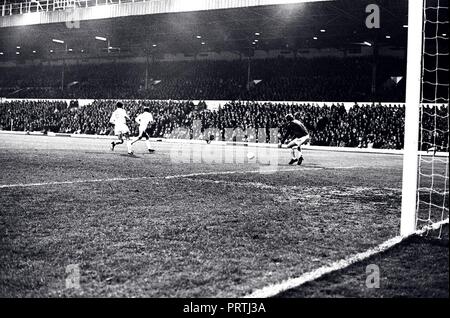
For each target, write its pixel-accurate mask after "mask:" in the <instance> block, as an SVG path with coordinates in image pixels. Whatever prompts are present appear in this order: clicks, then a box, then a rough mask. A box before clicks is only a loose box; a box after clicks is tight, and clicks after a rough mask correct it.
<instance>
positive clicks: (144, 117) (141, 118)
mask: <svg viewBox="0 0 450 318" xmlns="http://www.w3.org/2000/svg"><path fill="white" fill-rule="evenodd" d="M136 122H137V123H138V124H139V136H137V138H136V139H135V140H134V141H133V142H132V143H131V144H132V145H133V144H134V143H135V142H138V141H139V140H141V139H142V138H144V137H145V139H146V140H145V145H146V146H147V149H148V152H154V151H155V150H154V149H152V148H151V146H150V140H149V139H150V133H149V131H148V125H149V124H150V123H152V122H153V115H152V114H151V113H150V109H149V108H148V107H145V108H144V112H143V113H142V114H140V115H138V116H137V117H136Z"/></svg>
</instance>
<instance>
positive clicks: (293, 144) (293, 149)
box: [286, 139, 299, 165]
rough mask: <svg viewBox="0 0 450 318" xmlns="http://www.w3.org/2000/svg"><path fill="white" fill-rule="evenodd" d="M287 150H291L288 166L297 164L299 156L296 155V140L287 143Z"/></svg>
mask: <svg viewBox="0 0 450 318" xmlns="http://www.w3.org/2000/svg"><path fill="white" fill-rule="evenodd" d="M286 147H287V148H290V149H291V152H292V159H291V161H289V164H290V165H293V164H294V163H296V162H298V158H299V154H298V140H297V139H294V140H292V141H291V142H289V143H288V144H287V146H286Z"/></svg>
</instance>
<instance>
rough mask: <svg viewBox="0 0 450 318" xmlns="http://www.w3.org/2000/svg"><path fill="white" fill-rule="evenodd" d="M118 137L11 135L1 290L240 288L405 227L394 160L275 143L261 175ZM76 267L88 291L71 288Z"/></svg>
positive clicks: (3, 146)
mask: <svg viewBox="0 0 450 318" xmlns="http://www.w3.org/2000/svg"><path fill="white" fill-rule="evenodd" d="M109 143H110V141H109V140H101V139H81V138H80V139H78V138H63V137H43V136H25V135H2V138H1V140H0V171H1V173H0V202H1V205H0V296H1V297H61V296H70V297H72V296H82V297H83V296H88V297H92V296H94V297H124V296H127V297H240V296H244V295H246V294H249V293H251V292H252V291H254V290H255V289H258V288H262V287H264V286H267V285H270V284H274V283H277V282H280V281H282V280H285V279H287V278H289V277H295V276H298V275H301V274H303V273H305V272H308V271H311V270H314V269H316V268H318V267H320V266H323V265H327V264H329V263H331V262H333V261H336V260H339V259H342V258H345V257H346V256H348V255H350V254H354V253H357V252H362V251H364V250H366V249H368V248H370V247H373V246H375V245H377V244H379V243H382V242H383V241H385V240H387V239H389V238H391V237H393V236H395V235H397V234H398V231H399V225H400V201H401V197H400V194H401V172H402V157H401V156H398V155H397V156H396V155H380V154H364V153H340V152H326V151H312V150H311V151H305V161H304V163H303V165H302V166H300V167H297V166H293V167H291V166H288V165H287V164H286V163H287V162H288V161H289V151H287V150H279V151H278V152H279V155H280V157H279V159H280V160H279V162H280V165H279V166H278V167H276V169H274V171H271V172H270V173H259V172H258V171H259V170H258V169H259V167H260V165H259V164H258V163H246V162H243V161H242V160H238V161H239V162H241V163H223V162H220V160H216V162H215V163H205V162H198V163H189V162H179V161H177V160H174V157H173V153H174V152H173V150H174V148H173V147H180V146H179V145H177V144H174V145H172V144H168V143H155V145H154V146H155V149H156V152H155V153H154V154H146V153H145V149H144V144H143V143H141V144H139V143H138V144H136V156H135V157H129V156H127V155H126V152H125V149H124V148H125V147H122V148H120V147H118V148H117V150H116V151H115V152H111V151H110V150H109ZM209 146H210V147H219V148H220V150H221V151H222V152H230V151H234V149H236V148H237V147H233V146H222V145H213V144H211V145H209ZM184 147H185V148H184V149H189V151H190V152H191V153H193V154H195V153H198V152H201V151H202V150H203V149H204V148H203V147H204V146H200V145H195V144H192V145H184ZM244 156H245V155H244ZM216 159H217V158H216ZM219 159H220V158H219ZM447 260H448V259H447ZM72 264H75V265H77V266H79V268H80V288H79V289H74V288H67V285H66V278H67V275H68V274H67V273H66V268H67V266H69V265H72ZM447 268H448V263H447Z"/></svg>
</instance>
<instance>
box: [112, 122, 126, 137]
mask: <svg viewBox="0 0 450 318" xmlns="http://www.w3.org/2000/svg"><path fill="white" fill-rule="evenodd" d="M129 133H130V130H129V129H128V126H127V125H124V124H118V125H115V126H114V135H116V136H119V135H123V134H129Z"/></svg>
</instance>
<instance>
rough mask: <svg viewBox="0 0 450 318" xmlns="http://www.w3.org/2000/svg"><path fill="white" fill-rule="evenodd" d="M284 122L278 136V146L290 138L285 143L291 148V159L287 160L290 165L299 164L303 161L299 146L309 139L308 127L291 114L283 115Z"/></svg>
mask: <svg viewBox="0 0 450 318" xmlns="http://www.w3.org/2000/svg"><path fill="white" fill-rule="evenodd" d="M285 119H286V124H285V125H283V127H282V134H281V138H280V143H279V145H278V146H279V147H280V148H281V146H282V144H283V143H284V142H285V141H286V140H287V139H288V138H291V139H290V141H289V143H288V144H287V146H286V147H287V148H291V149H292V159H291V161H289V164H290V165H293V164H294V163H297V165H301V164H302V162H303V154H302V148H301V146H302V145H303V144H305V143H307V142H308V141H309V140H310V136H309V132H308V129H307V128H306V127H305V125H304V124H303V123H302V122H301V121H300V120H298V119H295V118H294V116H293V115H292V114H288V115H286V117H285Z"/></svg>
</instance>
